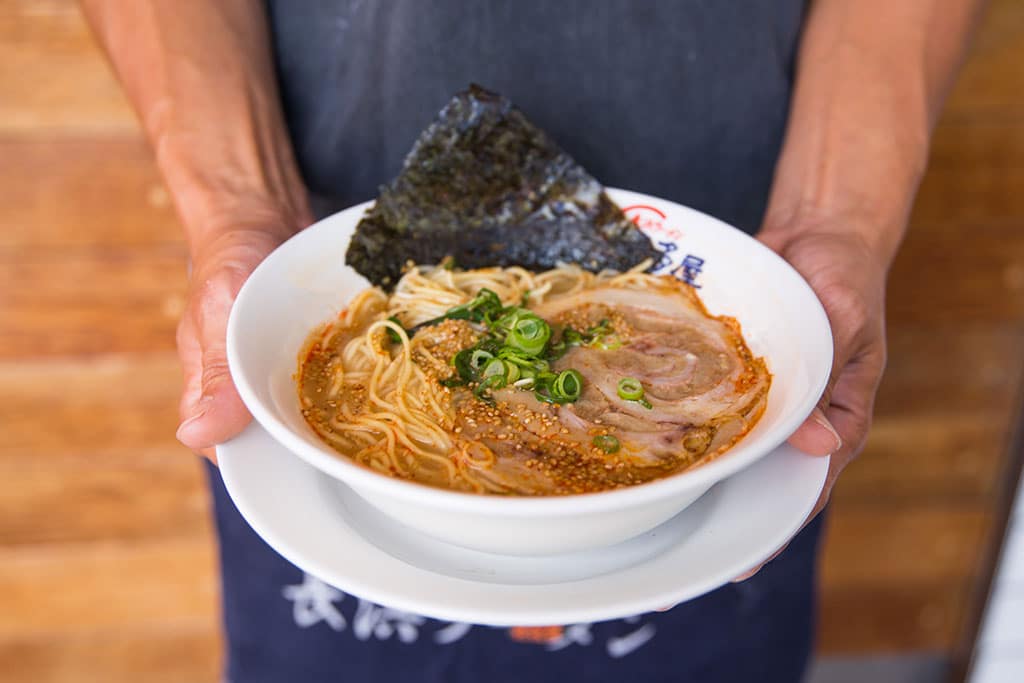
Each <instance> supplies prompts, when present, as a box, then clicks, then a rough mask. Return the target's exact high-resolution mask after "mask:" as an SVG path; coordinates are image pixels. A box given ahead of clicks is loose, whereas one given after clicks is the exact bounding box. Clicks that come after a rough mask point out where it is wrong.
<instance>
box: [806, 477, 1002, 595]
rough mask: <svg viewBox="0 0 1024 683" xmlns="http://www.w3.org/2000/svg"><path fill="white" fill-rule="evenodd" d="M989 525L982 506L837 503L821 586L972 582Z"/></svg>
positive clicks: (824, 560)
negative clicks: (978, 555) (867, 550)
mask: <svg viewBox="0 0 1024 683" xmlns="http://www.w3.org/2000/svg"><path fill="white" fill-rule="evenodd" d="M842 485H843V482H840V483H839V486H842ZM991 521H992V519H991V512H990V511H989V510H987V506H986V505H985V503H984V502H979V503H976V504H973V505H971V504H961V505H957V504H951V503H948V502H936V503H932V504H921V503H916V502H903V503H891V504H884V503H882V502H879V501H871V502H870V503H865V504H851V502H850V501H837V504H836V505H835V506H834V507H833V508H832V510H831V514H830V517H829V525H828V532H827V535H826V539H827V540H826V544H825V553H824V555H823V556H822V562H821V578H822V586H823V587H824V590H825V591H829V590H836V589H839V588H848V587H850V586H886V585H887V586H902V585H911V584H936V585H937V584H948V583H950V582H958V581H966V580H969V579H970V578H971V577H973V576H974V572H975V569H976V567H975V558H976V557H977V552H978V551H979V549H980V548H981V547H982V544H983V543H984V541H985V538H986V529H987V528H988V525H990V524H991ZM865 548H870V549H871V550H870V552H865Z"/></svg>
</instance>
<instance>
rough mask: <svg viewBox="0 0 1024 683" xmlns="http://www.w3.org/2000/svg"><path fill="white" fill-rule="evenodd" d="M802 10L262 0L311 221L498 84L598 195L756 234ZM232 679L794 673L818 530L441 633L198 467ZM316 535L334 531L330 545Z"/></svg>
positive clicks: (782, 1) (676, 2) (773, 4)
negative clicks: (295, 554)
mask: <svg viewBox="0 0 1024 683" xmlns="http://www.w3.org/2000/svg"><path fill="white" fill-rule="evenodd" d="M804 9H805V8H804V2H803V0H748V1H746V2H742V3H740V2H720V1H717V0H604V1H591V2H585V1H583V0H559V1H557V2H541V1H540V0H507V1H499V0H475V1H474V2H455V1H452V0H319V1H314V0H304V1H303V2H285V1H284V0H270V1H268V3H267V11H268V16H269V17H270V21H271V27H272V31H273V39H274V48H275V57H276V61H277V68H278V76H279V80H280V85H281V93H282V98H283V102H284V106H285V112H286V116H287V120H288V125H289V128H290V133H291V136H292V139H293V142H294V145H295V150H296V154H297V156H298V160H299V164H300V166H301V168H302V172H303V175H304V177H305V180H306V182H307V184H308V186H309V188H310V190H311V192H312V193H313V195H314V198H315V199H316V200H317V206H318V209H319V211H320V212H322V213H326V212H330V211H333V210H337V209H340V208H344V207H346V206H349V205H351V204H354V203H356V202H360V201H364V200H366V199H370V198H372V197H373V196H375V195H376V193H377V187H378V186H379V185H380V184H382V183H384V182H386V181H387V180H389V179H390V178H391V177H392V176H394V175H395V174H396V173H397V172H398V170H399V168H400V166H401V162H402V159H403V157H404V155H405V153H406V152H407V151H408V149H409V147H410V146H411V144H412V142H413V140H414V139H415V138H416V136H417V134H418V133H419V132H420V131H421V130H422V129H423V128H424V127H425V126H426V125H427V124H428V123H429V122H430V121H431V119H432V118H433V116H434V114H435V113H436V112H437V110H438V109H440V108H441V107H442V106H443V105H444V104H445V102H446V101H447V100H448V98H449V97H450V96H451V95H452V94H453V93H455V92H456V91H458V90H460V89H462V88H464V87H465V86H466V85H467V84H468V83H470V82H476V83H479V84H481V85H483V86H484V87H486V88H489V89H491V90H496V91H498V92H501V93H503V94H504V95H507V96H508V97H509V98H510V99H511V100H512V101H513V102H515V103H516V104H517V105H518V106H519V107H520V108H521V109H523V110H524V111H525V112H526V114H527V115H528V116H529V117H530V118H531V119H532V120H533V121H535V122H536V123H537V124H538V125H539V126H541V127H542V128H543V129H545V130H546V131H548V132H549V133H550V134H551V135H552V136H553V137H554V139H555V140H557V141H558V142H559V143H560V144H561V145H562V146H563V147H564V148H565V149H566V150H567V151H568V152H569V153H570V154H571V155H573V156H574V157H575V158H576V159H577V160H579V161H580V162H581V163H582V164H583V166H584V167H586V168H587V169H588V170H590V171H591V173H593V174H594V175H595V176H596V177H597V178H598V179H599V180H601V181H602V182H604V183H605V184H606V185H609V186H616V187H624V188H628V189H634V190H638V191H641V192H646V193H649V194H654V195H659V196H662V197H665V198H668V199H673V200H675V201H678V202H681V203H683V204H687V205H689V206H693V207H695V208H697V209H700V210H702V211H705V212H707V213H709V214H711V215H713V216H716V217H718V218H721V219H723V220H725V221H727V222H729V223H732V224H733V225H736V226H738V227H740V228H742V229H744V230H746V231H748V232H751V233H752V232H754V231H756V230H757V228H758V227H759V224H760V221H761V217H762V215H763V213H764V208H765V203H766V201H767V196H768V192H769V188H770V184H771V179H772V174H773V170H774V165H775V161H776V158H777V156H778V153H779V149H780V146H781V142H782V137H783V132H784V128H785V123H786V116H787V113H788V108H789V99H790V94H791V90H792V85H793V67H794V59H795V53H796V47H797V44H798V41H799V35H800V30H801V26H802V21H803V14H804ZM210 481H211V486H212V490H213V495H214V503H215V511H216V522H217V530H218V532H219V535H220V543H221V568H222V573H223V601H224V619H225V624H226V633H227V677H228V679H229V680H230V681H232V682H233V683H255V682H264V681H302V682H304V683H320V682H321V681H323V682H327V681H331V682H334V683H337V682H349V681H352V682H363V681H395V682H401V683H421V682H422V683H427V682H430V683H435V682H436V683H483V682H487V683H504V682H509V683H511V682H513V681H515V682H520V681H530V682H536V683H542V682H544V681H558V682H559V683H565V682H566V681H577V680H579V681H588V682H595V683H602V682H606V681H607V682H613V681H614V682H616V683H620V682H625V681H630V682H634V681H635V682H638V683H640V682H646V681H679V682H682V681H687V682H689V681H693V682H708V683H718V682H721V683H726V682H729V683H733V682H748V681H749V682H758V683H760V682H762V681H767V682H775V681H778V682H780V683H788V682H796V681H799V680H800V678H801V677H802V675H803V671H804V668H805V666H806V663H807V660H808V656H809V652H810V648H811V641H812V633H813V622H814V618H813V615H814V590H813V588H814V580H815V571H814V563H815V554H816V546H817V541H818V536H819V527H820V521H818V522H815V523H813V524H811V525H810V526H808V528H807V529H806V530H805V531H804V532H802V533H801V534H800V535H799V536H798V537H797V538H796V540H795V541H794V542H793V543H792V544H791V546H790V548H789V549H788V550H787V551H786V552H785V553H784V554H783V555H782V556H781V557H779V558H778V559H777V560H775V561H774V562H772V563H771V564H769V565H768V566H767V567H766V568H765V569H764V570H763V571H761V572H760V573H759V574H758V575H757V576H755V577H754V578H753V579H750V580H748V581H745V582H743V583H739V584H729V585H727V586H725V587H723V588H720V589H718V590H716V591H714V592H712V593H710V594H709V595H706V596H704V597H702V598H699V599H697V600H693V601H691V602H688V603H685V604H682V605H679V606H677V607H675V608H674V609H672V610H669V611H667V612H663V613H652V614H643V615H637V616H635V617H631V618H629V619H621V620H615V621H611V622H604V623H596V624H564V625H558V626H551V627H548V628H492V627H486V626H479V625H472V624H462V623H448V622H441V621H435V620H432V619H426V618H424V617H421V616H419V615H415V614H408V613H405V612H401V611H398V610H394V609H391V608H389V607H387V606H381V605H375V604H372V603H369V602H367V601H364V600H360V599H359V598H358V596H354V595H346V594H345V593H343V592H341V591H340V590H338V589H336V588H334V587H331V586H328V585H326V584H324V583H322V582H321V581H319V580H317V579H316V578H314V577H311V576H308V575H305V574H304V573H303V572H302V571H301V570H299V569H297V568H296V567H294V566H293V565H291V564H289V563H288V562H287V561H285V560H284V559H282V558H281V557H280V556H278V555H277V554H276V553H275V552H274V551H273V550H271V549H270V548H269V547H268V546H267V545H266V544H264V543H263V541H262V540H260V539H259V537H257V536H256V535H255V533H254V532H253V531H252V530H251V529H250V528H249V527H248V525H247V524H246V523H245V521H244V520H243V519H242V518H241V517H240V516H239V515H238V512H237V511H236V510H235V508H234V506H233V505H232V503H231V501H230V499H229V498H228V497H227V495H226V493H225V491H224V488H223V485H222V484H221V482H220V478H219V476H218V474H217V471H216V469H214V468H210ZM325 542H329V541H327V540H326V539H325Z"/></svg>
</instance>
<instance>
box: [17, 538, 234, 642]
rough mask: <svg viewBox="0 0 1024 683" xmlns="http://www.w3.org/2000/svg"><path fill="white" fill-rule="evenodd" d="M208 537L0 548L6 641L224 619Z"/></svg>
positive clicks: (194, 624)
mask: <svg viewBox="0 0 1024 683" xmlns="http://www.w3.org/2000/svg"><path fill="white" fill-rule="evenodd" d="M214 567H215V553H214V547H213V543H212V542H211V540H210V539H208V538H198V539H183V540H159V541H154V542H142V541H139V540H135V541H133V542H131V543H127V544H123V543H111V542H103V543H100V542H97V543H82V544H72V543H61V544H55V545H38V546H21V547H16V548H0V594H2V595H3V596H4V608H3V609H2V610H0V642H3V641H10V640H20V639H35V638H41V637H62V636H64V635H67V634H77V633H93V632H96V631H97V630H101V631H102V630H116V631H119V632H130V631H132V630H134V629H139V628H171V627H187V628H206V627H209V626H210V625H212V624H215V623H216V620H217V610H216V608H215V605H216V600H217V594H218V587H217V582H216V580H215V579H214V576H215V573H214Z"/></svg>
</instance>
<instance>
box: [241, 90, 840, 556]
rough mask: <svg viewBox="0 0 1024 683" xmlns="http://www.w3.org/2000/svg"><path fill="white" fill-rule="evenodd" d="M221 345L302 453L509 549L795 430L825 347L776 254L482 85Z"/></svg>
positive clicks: (807, 304)
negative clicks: (601, 179)
mask: <svg viewBox="0 0 1024 683" xmlns="http://www.w3.org/2000/svg"><path fill="white" fill-rule="evenodd" d="M227 350H228V362H229V366H230V370H231V375H232V377H233V379H234V381H235V384H236V386H237V387H238V391H239V394H240V395H241V397H242V400H243V401H244V402H245V404H246V406H247V407H248V408H249V410H250V412H251V413H252V415H253V416H254V418H255V419H256V420H257V421H258V422H259V423H260V424H261V425H262V426H263V427H264V428H265V429H266V430H267V432H269V433H270V435H271V436H273V437H274V438H275V439H276V440H277V441H278V442H280V443H281V444H282V445H283V446H285V447H287V448H288V449H289V450H291V451H292V452H294V453H295V454H296V455H297V456H298V457H300V458H302V459H303V460H305V461H307V462H308V463H310V464H311V465H313V466H315V467H316V468H318V469H320V470H321V471H323V472H325V473H327V474H329V475H331V476H332V477H334V478H336V479H338V480H340V481H341V482H343V483H344V484H345V485H347V486H349V487H350V488H351V489H352V490H353V491H355V492H356V493H357V494H358V495H359V496H361V497H362V498H363V499H365V500H366V501H367V502H368V503H369V504H370V505H372V506H373V507H374V508H376V509H377V510H379V511H380V512H382V513H384V514H386V515H389V516H390V517H392V518H394V519H395V520H397V521H399V522H401V523H403V524H405V525H407V526H409V527H412V528H413V529H415V530H418V531H420V532H422V533H423V534H426V535H428V536H430V537H432V538H434V539H438V540H441V541H445V542H448V543H453V544H456V545H459V546H463V547H468V548H473V549H477V550H483V551H488V552H494V553H502V554H510V555H545V554H557V553H566V552H572V551H579V550H584V549H590V548H595V547H600V546H607V545H611V544H614V543H618V542H621V541H624V540H626V539H629V538H631V537H634V536H636V535H638V534H641V533H643V532H645V531H648V530H650V529H653V528H654V527H656V526H657V525H658V524H660V523H662V522H664V521H666V520H667V519H669V518H671V517H673V516H674V515H676V514H677V513H679V512H680V511H682V510H683V509H684V508H686V507H687V506H688V505H689V504H690V503H692V502H693V501H694V500H696V499H697V498H699V497H700V496H701V494H703V493H704V492H705V491H707V490H708V489H709V488H710V487H711V486H713V485H714V484H715V482H718V481H721V480H722V479H724V478H725V477H728V476H730V475H731V474H733V473H735V472H737V471H739V470H741V469H743V468H745V467H747V466H749V465H750V464H752V463H753V462H755V461H756V460H757V459H759V458H761V457H762V456H764V455H765V454H767V453H769V452H770V451H772V450H773V449H775V448H776V447H778V446H779V445H780V444H781V443H782V442H783V441H785V439H786V438H787V437H789V436H790V434H792V432H793V431H794V430H795V429H796V428H797V427H798V426H799V425H800V423H801V422H802V421H803V420H804V419H805V418H806V417H807V416H808V415H809V414H810V412H811V410H812V409H813V408H814V406H815V404H816V403H817V401H818V399H819V397H820V396H821V393H822V391H823V390H824V387H825V384H826V382H827V379H828V375H829V371H830V369H831V362H832V339H831V333H830V329H829V324H828V319H827V317H826V315H825V312H824V310H823V309H822V307H821V305H820V303H819V302H818V300H817V298H816V297H815V295H814V293H813V292H812V291H811V289H810V287H809V286H808V285H807V284H806V283H805V282H804V280H803V279H802V278H801V277H800V276H799V275H798V274H797V273H796V271H794V270H793V269H792V268H791V267H790V266H789V265H788V264H787V263H786V262H785V261H783V260H782V259H781V258H780V257H779V256H777V255H776V254H775V253H773V252H772V251H771V250H769V249H768V248H766V247H765V246H763V245H762V244H760V243H759V242H757V241H756V240H754V239H753V238H751V237H749V236H748V235H746V234H744V233H742V232H740V231H738V230H736V229H734V228H732V227H730V226H728V225H726V224H724V223H722V222H720V221H718V220H715V219H714V218H711V217H710V216H707V215H705V214H702V213H700V212H698V211H695V210H692V209H689V208H686V207H684V206H680V205H679V204H675V203H673V202H669V201H665V200H663V199H659V198H657V197H650V196H647V195H642V194H637V193H633V192H628V191H625V190H607V191H606V190H605V188H603V187H602V186H601V185H600V183H598V182H597V181H596V180H595V179H594V178H593V177H592V176H590V175H589V174H588V173H587V172H586V171H585V170H584V169H583V168H581V167H580V166H579V165H578V164H576V162H575V161H573V160H572V159H571V158H570V157H569V156H568V155H566V154H565V152H563V151H562V150H561V149H560V148H558V146H557V145H555V144H554V143H553V141H551V140H550V138H548V137H547V136H546V135H545V134H544V133H543V132H542V131H540V130H539V129H537V128H536V127H535V126H533V125H532V124H531V123H530V122H529V121H528V120H527V119H526V117H525V116H524V115H523V114H522V113H521V112H519V111H518V110H517V109H515V108H514V107H513V106H512V105H511V103H509V102H508V101H507V100H506V99H504V98H502V97H501V96H499V95H496V94H494V93H489V92H487V91H485V90H483V89H481V88H478V87H475V86H474V87H471V88H470V89H469V90H467V91H465V92H463V93H459V94H458V95H456V96H455V97H454V98H453V99H452V101H451V102H450V103H449V104H448V105H447V106H446V107H445V108H444V109H443V110H442V111H441V113H440V114H439V116H438V118H437V120H436V121H435V122H434V123H433V124H431V126H429V127H428V128H427V129H426V130H425V131H424V132H423V134H422V135H421V136H420V138H419V140H417V142H416V144H415V145H414V147H413V149H412V151H411V152H410V154H409V156H408V157H407V158H406V161H405V165H404V167H403V170H402V172H401V173H400V174H399V175H398V176H397V177H396V178H395V179H394V180H393V181H392V182H391V183H390V184H389V185H387V186H385V187H383V188H382V190H381V194H380V196H379V197H378V198H377V200H376V201H375V202H372V203H370V202H367V203H365V204H360V205H358V206H354V207H351V208H349V209H346V210H344V211H341V212H339V213H337V214H335V215H333V216H330V217H328V218H326V219H324V220H322V221H320V222H319V223H317V224H315V225H313V226H312V227H310V228H308V229H306V230H304V231H303V232H301V233H299V234H298V235H296V236H295V237H293V238H292V239H290V240H289V241H288V242H286V243H285V244H283V245H282V246H281V247H279V248H278V249H277V250H276V251H274V252H273V253H272V254H271V255H270V256H269V257H268V258H267V259H266V260H265V261H264V262H263V263H262V264H261V265H260V266H259V267H258V268H257V269H256V270H255V271H254V272H253V274H252V275H251V277H250V278H249V280H248V281H247V282H246V283H245V285H244V286H243V287H242V289H241V291H240V292H239V295H238V297H237V299H236V302H235V304H234V307H233V309H232V312H231V317H230V320H229V324H228V334H227ZM282 495H287V492H282Z"/></svg>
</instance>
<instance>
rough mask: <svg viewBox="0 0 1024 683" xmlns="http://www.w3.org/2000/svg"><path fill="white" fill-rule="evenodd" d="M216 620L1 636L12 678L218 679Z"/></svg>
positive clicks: (113, 682) (99, 682) (171, 682)
mask: <svg viewBox="0 0 1024 683" xmlns="http://www.w3.org/2000/svg"><path fill="white" fill-rule="evenodd" d="M220 650H221V648H220V643H219V631H218V629H217V628H216V627H215V626H214V625H212V624H211V625H204V626H197V627H189V628H173V629H145V630H139V629H135V630H132V631H128V632H115V633H86V634H72V635H67V636H63V637H46V638H40V639H34V640H26V639H13V640H4V641H0V671H3V672H4V673H3V679H4V680H5V681H7V682H8V683H139V682H140V681H144V682H145V683H216V681H219V680H221V679H220V660H221V651H220Z"/></svg>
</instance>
